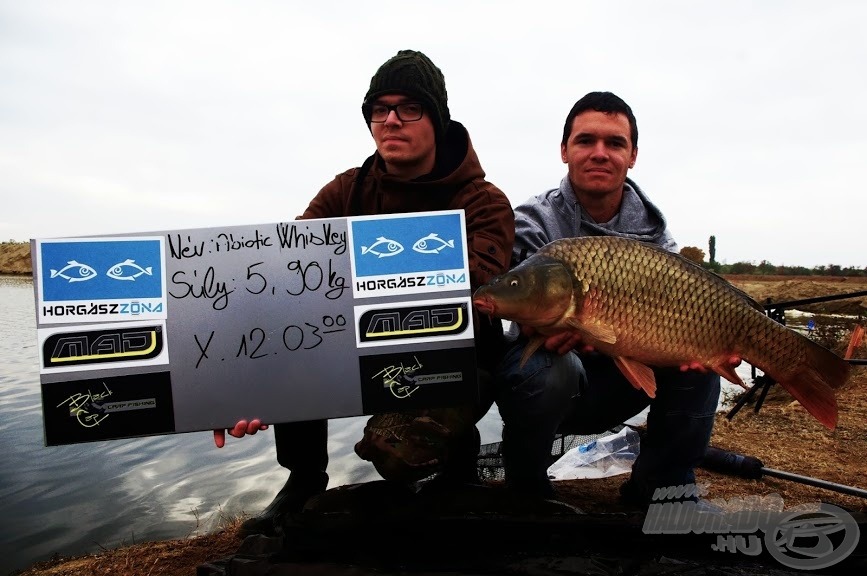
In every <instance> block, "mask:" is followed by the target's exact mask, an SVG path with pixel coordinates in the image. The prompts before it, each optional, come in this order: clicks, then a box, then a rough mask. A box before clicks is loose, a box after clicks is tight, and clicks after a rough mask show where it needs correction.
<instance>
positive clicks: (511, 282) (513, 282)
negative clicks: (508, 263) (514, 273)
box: [509, 278, 518, 288]
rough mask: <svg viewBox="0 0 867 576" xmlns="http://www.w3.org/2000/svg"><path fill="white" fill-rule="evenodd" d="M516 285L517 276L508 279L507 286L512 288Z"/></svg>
mask: <svg viewBox="0 0 867 576" xmlns="http://www.w3.org/2000/svg"><path fill="white" fill-rule="evenodd" d="M517 285H518V279H517V278H512V279H511V280H509V286H511V287H512V288H514V287H515V286H517Z"/></svg>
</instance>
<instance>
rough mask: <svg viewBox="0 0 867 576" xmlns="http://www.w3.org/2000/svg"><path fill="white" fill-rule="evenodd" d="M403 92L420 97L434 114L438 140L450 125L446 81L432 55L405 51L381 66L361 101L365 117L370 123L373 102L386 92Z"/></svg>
mask: <svg viewBox="0 0 867 576" xmlns="http://www.w3.org/2000/svg"><path fill="white" fill-rule="evenodd" d="M390 93H400V94H406V95H407V96H410V97H412V98H418V99H419V100H420V101H421V102H422V103H423V104H424V107H425V113H426V114H430V116H431V121H432V122H433V125H434V129H435V130H436V133H437V139H438V140H439V139H441V138H442V136H443V135H444V134H445V131H446V128H448V126H449V120H450V119H451V117H450V116H449V105H448V95H447V94H446V80H445V78H444V77H443V73H442V71H441V70H440V69H439V68H437V67H436V65H434V63H433V62H431V60H430V58H428V57H427V56H425V55H424V54H422V53H421V52H417V51H415V50H401V51H400V52H398V53H397V54H396V55H394V56H392V57H391V58H389V59H388V61H386V63H385V64H383V65H382V66H380V67H379V70H377V71H376V74H374V75H373V77H372V78H371V79H370V88H369V89H368V91H367V94H365V96H364V102H363V103H362V104H361V112H362V113H363V114H364V120H365V121H366V122H367V124H368V126H370V104H372V103H373V101H374V100H376V99H377V98H378V97H380V96H382V95H383V94H390Z"/></svg>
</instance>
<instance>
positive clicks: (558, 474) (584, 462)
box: [548, 426, 640, 480]
mask: <svg viewBox="0 0 867 576" xmlns="http://www.w3.org/2000/svg"><path fill="white" fill-rule="evenodd" d="M639 449H640V446H639V436H638V432H636V431H635V430H633V429H632V428H630V427H629V426H624V427H623V428H622V429H621V430H620V432H618V433H617V434H609V435H608V436H603V437H602V438H597V439H596V440H593V441H591V442H588V443H586V444H581V445H578V446H575V447H574V448H571V449H569V450H567V451H566V453H565V454H563V456H561V457H560V459H559V460H557V461H556V462H554V463H553V464H552V465H551V467H550V468H548V477H549V478H551V479H553V480H575V479H580V478H605V477H607V476H617V475H618V474H626V473H627V472H629V471H630V470H632V464H633V462H635V457H636V456H638V452H639Z"/></svg>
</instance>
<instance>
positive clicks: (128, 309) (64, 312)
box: [42, 302, 163, 318]
mask: <svg viewBox="0 0 867 576" xmlns="http://www.w3.org/2000/svg"><path fill="white" fill-rule="evenodd" d="M162 311H163V303H162V302H113V303H111V304H96V303H94V302H91V303H90V304H54V305H51V304H49V305H43V306H42V315H43V316H46V317H48V316H53V317H55V318H56V317H60V316H104V315H106V314H109V315H113V314H116V315H121V316H124V315H127V316H138V315H140V314H161V313H162Z"/></svg>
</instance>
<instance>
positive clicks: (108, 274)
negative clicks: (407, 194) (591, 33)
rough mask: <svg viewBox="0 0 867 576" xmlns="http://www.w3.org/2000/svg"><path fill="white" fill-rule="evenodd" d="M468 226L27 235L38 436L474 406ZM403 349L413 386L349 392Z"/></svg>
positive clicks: (405, 221) (356, 221)
mask: <svg viewBox="0 0 867 576" xmlns="http://www.w3.org/2000/svg"><path fill="white" fill-rule="evenodd" d="M464 230H465V227H464V221H463V212H462V211H452V212H436V213H420V214H403V215H389V216H380V217H359V218H333V219H323V220H301V221H294V222H281V223H275V224H268V225H260V226H236V227H230V228H220V229H192V230H178V231H169V232H159V233H150V234H137V235H134V236H133V235H130V236H113V237H93V238H70V239H48V240H36V241H34V242H33V246H32V256H33V260H34V262H35V264H36V265H35V266H34V274H35V279H34V280H35V282H36V286H37V304H36V306H37V323H38V325H37V327H38V335H39V336H38V337H39V342H40V371H41V385H42V387H43V396H44V406H43V408H44V415H45V419H46V442H47V443H48V444H62V443H68V442H81V441H88V440H102V439H109V438H120V437H129V436H137V435H146V434H160V433H167V432H189V431H194V430H209V429H212V428H216V427H223V426H228V425H231V424H234V422H236V421H237V420H239V419H242V418H247V419H250V418H254V417H255V418H261V419H262V420H263V421H265V422H287V421H294V420H309V419H315V418H334V417H341V416H352V415H359V414H366V413H372V412H373V411H375V410H377V411H378V410H383V409H388V410H392V409H403V408H407V409H408V408H414V407H422V406H426V405H433V404H436V405H444V404H448V403H457V402H462V401H466V400H467V398H472V397H473V396H474V395H475V392H476V391H475V366H474V356H473V354H472V346H473V341H472V322H471V305H470V303H469V281H468V279H469V272H468V265H467V252H466V250H467V248H466V237H465V232H464ZM453 349H467V350H468V351H469V352H470V354H443V353H442V351H448V350H453ZM407 354H409V357H411V358H413V361H414V362H420V363H421V364H420V365H422V366H424V367H425V370H428V371H430V373H429V374H428V373H424V374H421V373H420V374H418V375H417V378H418V379H419V380H418V381H419V382H422V383H424V385H423V386H421V385H419V384H417V383H415V382H413V383H411V385H410V384H406V383H405V384H404V385H405V386H410V387H408V388H405V390H409V389H413V390H415V389H416V388H417V389H418V390H419V392H414V393H413V394H411V395H410V394H403V395H395V394H394V393H393V390H390V389H389V388H388V387H383V386H382V385H381V384H380V385H379V387H376V386H374V387H371V388H370V389H363V388H364V387H365V386H367V385H368V384H367V383H366V381H365V380H370V378H367V379H363V378H362V375H361V374H362V372H363V373H365V374H366V373H367V372H370V371H373V372H372V373H377V372H378V371H383V370H388V369H389V367H390V366H395V365H399V364H400V363H401V362H403V361H404V359H405V358H407ZM422 359H423V360H422ZM380 364H381V366H380ZM149 374H150V375H151V376H150V377H148V375H149ZM441 374H457V375H458V376H456V377H454V378H450V382H452V383H453V384H454V383H455V382H459V383H460V385H459V386H453V387H452V388H449V389H448V391H447V392H444V391H445V390H446V388H444V387H443V386H444V385H443V384H436V383H437V382H442V381H443V379H442V378H441V377H440V376H439V375H441ZM133 377H134V378H133ZM125 382H129V384H126V383H125ZM392 388H393V387H392ZM106 390H111V395H112V398H111V400H112V401H113V402H115V404H113V405H110V406H107V405H108V397H107V396H106V394H107V393H106V392H105V391H106ZM121 391H122V392H121ZM425 391H428V392H425ZM58 394H60V395H61V396H63V397H62V398H60V397H58ZM382 395H388V396H389V398H386V399H383V398H381V396H382ZM104 396H105V397H104ZM48 397H51V398H55V397H58V402H57V403H56V404H55V405H54V406H48V405H47V403H45V398H48ZM69 398H72V400H69ZM399 400H403V403H402V404H401V403H397V404H395V402H398V401H399ZM117 402H121V404H117ZM167 404H168V405H167ZM118 406H124V407H125V409H124V410H121V409H119V408H118ZM133 408H135V409H133ZM82 414H87V416H88V417H87V418H86V422H87V423H88V427H87V428H88V430H87V431H86V432H82V431H81V430H77V429H75V428H74V427H73V429H75V433H74V434H73V433H72V432H70V428H69V425H70V422H73V423H74V422H80V421H82ZM149 414H150V415H151V416H152V417H151V418H149ZM109 416H110V417H109ZM70 418H72V420H69V419H70ZM49 420H52V422H53V421H54V420H57V422H53V423H52V425H48V422H49ZM110 423H112V424H111V425H109V424H110ZM145 423H146V424H145ZM79 427H81V426H79Z"/></svg>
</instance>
